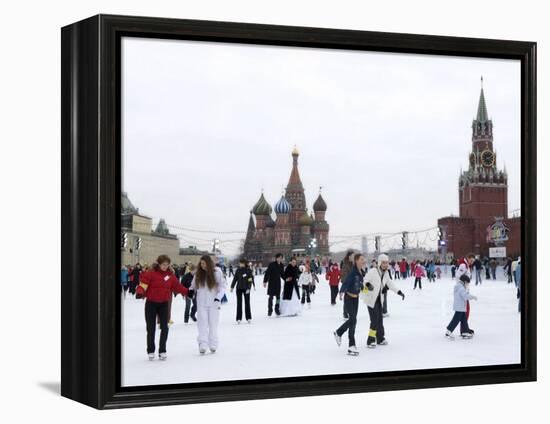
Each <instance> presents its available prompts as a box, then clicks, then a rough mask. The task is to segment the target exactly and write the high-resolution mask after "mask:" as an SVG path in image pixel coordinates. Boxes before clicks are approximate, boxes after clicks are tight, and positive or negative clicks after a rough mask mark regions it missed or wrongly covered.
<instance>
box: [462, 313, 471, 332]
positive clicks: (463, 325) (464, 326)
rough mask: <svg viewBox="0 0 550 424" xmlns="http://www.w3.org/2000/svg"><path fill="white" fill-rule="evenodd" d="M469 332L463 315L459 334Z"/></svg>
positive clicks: (466, 320)
mask: <svg viewBox="0 0 550 424" xmlns="http://www.w3.org/2000/svg"><path fill="white" fill-rule="evenodd" d="M469 331H470V326H469V325H468V319H467V318H466V314H464V315H463V316H462V317H461V319H460V334H464V333H468V332H469Z"/></svg>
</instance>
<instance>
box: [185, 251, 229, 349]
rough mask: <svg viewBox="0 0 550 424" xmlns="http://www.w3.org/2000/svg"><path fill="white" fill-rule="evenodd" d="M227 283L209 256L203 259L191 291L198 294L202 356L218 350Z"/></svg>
mask: <svg viewBox="0 0 550 424" xmlns="http://www.w3.org/2000/svg"><path fill="white" fill-rule="evenodd" d="M225 287H226V281H225V278H224V276H223V272H222V270H221V269H219V268H218V267H215V266H214V262H213V261H212V258H211V257H210V256H208V255H204V256H202V257H201V259H200V261H199V265H198V267H197V272H196V273H195V277H194V278H193V281H192V282H191V287H190V289H191V290H193V291H194V292H195V293H196V298H195V299H196V303H197V327H198V330H199V336H198V337H197V341H198V343H199V352H200V354H201V355H203V354H205V353H206V350H207V349H208V348H210V352H212V353H214V352H216V350H217V349H218V323H219V320H220V308H221V300H222V298H223V296H224V295H225Z"/></svg>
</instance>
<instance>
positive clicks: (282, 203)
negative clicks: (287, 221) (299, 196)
mask: <svg viewBox="0 0 550 424" xmlns="http://www.w3.org/2000/svg"><path fill="white" fill-rule="evenodd" d="M291 209H292V206H290V202H289V201H288V200H286V197H285V196H281V198H280V199H279V201H278V202H277V203H275V213H276V214H277V215H281V214H285V213H290V210H291Z"/></svg>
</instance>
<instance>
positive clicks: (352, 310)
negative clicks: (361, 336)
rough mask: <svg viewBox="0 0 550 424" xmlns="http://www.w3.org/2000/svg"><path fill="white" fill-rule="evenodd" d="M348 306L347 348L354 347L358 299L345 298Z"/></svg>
mask: <svg viewBox="0 0 550 424" xmlns="http://www.w3.org/2000/svg"><path fill="white" fill-rule="evenodd" d="M346 298H347V299H348V305H347V308H346V310H347V311H348V314H349V319H348V321H349V326H348V338H349V346H355V327H356V326H357V310H358V309H359V298H357V297H355V298H353V297H350V296H346Z"/></svg>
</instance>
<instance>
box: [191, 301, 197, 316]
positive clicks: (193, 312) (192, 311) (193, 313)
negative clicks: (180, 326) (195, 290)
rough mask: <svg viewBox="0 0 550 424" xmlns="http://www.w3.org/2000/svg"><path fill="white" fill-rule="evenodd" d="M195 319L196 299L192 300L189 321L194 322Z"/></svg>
mask: <svg viewBox="0 0 550 424" xmlns="http://www.w3.org/2000/svg"><path fill="white" fill-rule="evenodd" d="M196 318H197V298H196V297H194V298H193V305H192V306H191V319H193V320H195V319H196Z"/></svg>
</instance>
